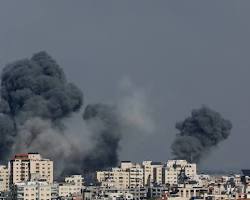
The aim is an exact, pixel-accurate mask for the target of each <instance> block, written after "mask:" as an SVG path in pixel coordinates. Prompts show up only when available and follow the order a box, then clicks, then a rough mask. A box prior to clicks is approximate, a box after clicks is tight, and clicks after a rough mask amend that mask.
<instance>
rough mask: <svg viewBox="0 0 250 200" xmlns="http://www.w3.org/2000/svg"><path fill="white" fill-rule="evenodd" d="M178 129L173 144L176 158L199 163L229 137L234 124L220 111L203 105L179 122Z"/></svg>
mask: <svg viewBox="0 0 250 200" xmlns="http://www.w3.org/2000/svg"><path fill="white" fill-rule="evenodd" d="M176 129H177V130H179V133H178V135H177V137H176V140H175V141H174V143H173V144H172V153H173V155H174V156H175V158H176V159H185V160H187V161H189V162H197V163H199V162H200V160H201V159H202V158H203V156H204V155H205V154H206V153H208V152H209V151H210V150H211V149H212V148H213V147H216V146H217V145H218V144H219V143H220V142H221V141H223V140H225V139H227V138H228V136H229V135H230V131H231V129H232V124H231V122H230V121H229V120H226V119H224V118H222V116H221V115H220V114H219V113H218V112H216V111H213V110H212V109H210V108H208V107H206V106H203V107H202V108H200V109H195V110H193V111H192V114H191V116H190V117H188V118H186V119H185V120H184V121H182V122H179V123H177V124H176Z"/></svg>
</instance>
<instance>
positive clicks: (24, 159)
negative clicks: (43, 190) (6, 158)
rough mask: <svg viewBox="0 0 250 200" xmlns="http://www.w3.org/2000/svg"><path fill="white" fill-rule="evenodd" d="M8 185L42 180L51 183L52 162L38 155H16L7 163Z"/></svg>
mask: <svg viewBox="0 0 250 200" xmlns="http://www.w3.org/2000/svg"><path fill="white" fill-rule="evenodd" d="M9 170H10V184H16V183H19V182H23V181H30V180H38V179H43V180H46V181H47V182H48V183H53V161H51V160H49V159H44V158H42V157H41V155H40V154H38V153H28V154H17V155H15V157H14V159H12V160H11V161H10V162H9Z"/></svg>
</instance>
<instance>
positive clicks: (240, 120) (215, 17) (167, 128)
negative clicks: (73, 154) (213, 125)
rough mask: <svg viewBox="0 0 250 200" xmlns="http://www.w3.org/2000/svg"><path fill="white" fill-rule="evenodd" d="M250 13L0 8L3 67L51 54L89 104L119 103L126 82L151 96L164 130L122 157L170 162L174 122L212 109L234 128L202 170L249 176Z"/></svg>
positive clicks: (185, 6)
mask: <svg viewBox="0 0 250 200" xmlns="http://www.w3.org/2000/svg"><path fill="white" fill-rule="evenodd" d="M249 10H250V2H249V1H199V0H197V1H184V0H183V1H146V0H143V1H142V0H141V1H115V0H114V1H109V0H106V1H95V0H94V1H93V0H91V1H80V0H79V1H64V0H54V1H49V0H47V1H46V0H45V1H32V0H29V1H26V0H23V1H2V2H1V3H0V25H1V28H0V64H1V68H2V67H3V66H4V65H5V64H6V63H8V62H11V61H14V60H16V59H19V58H23V57H30V56H31V55H32V54H33V53H35V52H37V51H40V50H46V51H48V53H50V54H51V55H52V56H53V57H54V58H55V59H56V60H57V61H58V62H59V63H60V64H61V66H62V67H63V68H64V70H65V72H66V74H67V76H68V79H69V80H71V81H73V82H74V83H76V84H77V85H78V86H79V87H80V88H81V89H82V90H83V92H84V95H85V102H86V103H93V102H110V101H112V100H113V99H114V98H116V97H117V94H119V92H117V91H118V85H119V83H120V82H121V80H123V79H124V77H128V78H129V79H130V80H132V81H133V83H134V84H135V85H136V86H138V87H139V88H144V90H145V91H147V97H148V99H147V101H148V102H149V106H150V109H151V110H152V111H153V118H154V120H155V123H156V129H155V131H154V133H153V134H146V135H145V136H143V137H142V136H141V135H139V136H140V137H139V136H138V135H133V136H131V135H130V136H129V137H130V139H127V138H125V140H124V141H123V148H122V150H121V159H132V160H138V161H141V160H144V159H150V160H162V161H164V160H167V159H170V158H171V150H170V145H171V143H172V141H173V140H174V137H175V133H176V130H175V128H174V125H175V122H176V121H179V120H183V119H184V118H185V117H186V116H188V115H189V113H190V111H191V109H193V108H198V107H200V106H201V105H202V104H206V105H208V106H210V107H211V108H213V109H215V110H217V111H219V112H221V113H222V115H223V116H224V117H225V118H228V119H230V120H231V121H232V123H233V126H234V128H233V131H232V134H231V136H230V138H229V139H228V140H226V141H225V142H223V143H222V144H221V145H220V146H218V148H215V149H214V151H213V152H212V153H211V154H210V155H208V157H207V158H206V159H205V160H204V162H203V164H202V166H203V167H204V168H211V169H221V168H226V169H230V168H247V167H250V159H247V158H248V156H249V151H250V150H249V149H250V147H249V140H250V135H249V130H250V117H249V111H250V93H249V86H250V78H249V75H250V40H249V37H250V24H249V19H250V12H249ZM86 103H85V105H86ZM74 126H75V127H76V129H77V126H78V123H74ZM78 129H79V128H78ZM131 137H133V138H132V139H133V140H132V141H131ZM126 139H127V141H126Z"/></svg>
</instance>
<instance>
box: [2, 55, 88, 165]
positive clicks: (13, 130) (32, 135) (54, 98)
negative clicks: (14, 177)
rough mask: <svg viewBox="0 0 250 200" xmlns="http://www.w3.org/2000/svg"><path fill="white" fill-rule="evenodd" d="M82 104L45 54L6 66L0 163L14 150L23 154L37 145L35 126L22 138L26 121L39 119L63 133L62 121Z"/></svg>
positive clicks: (58, 69) (3, 78) (76, 92)
mask: <svg viewBox="0 0 250 200" xmlns="http://www.w3.org/2000/svg"><path fill="white" fill-rule="evenodd" d="M82 102H83V95H82V92H81V91H80V90H79V89H78V88H77V87H76V86H75V85H74V84H72V83H68V82H67V80H66V77H65V74H64V72H63V70H62V69H61V68H60V66H59V65H58V64H57V63H56V61H55V60H53V59H52V57H51V56H49V55H48V54H47V53H46V52H39V53H37V54H34V55H33V57H32V58H31V59H23V60H19V61H16V62H13V63H11V64H9V65H7V66H6V67H5V68H4V69H3V72H2V76H1V103H0V137H1V140H0V159H1V160H6V159H7V158H9V156H10V154H11V153H15V152H12V151H13V147H14V146H16V147H17V146H19V148H22V149H24V150H25V149H30V147H32V143H33V141H36V142H37V140H36V138H37V137H38V136H39V135H40V134H42V133H43V130H37V129H39V128H34V124H33V128H32V130H28V131H29V134H27V135H29V137H28V138H26V137H22V135H21V134H23V133H24V132H25V131H23V127H25V123H26V122H27V121H29V123H31V122H30V121H31V120H32V119H36V118H39V119H40V120H45V121H49V123H51V126H52V127H53V128H55V129H57V128H58V129H62V128H63V123H62V122H61V121H62V119H63V118H66V117H68V116H70V114H71V113H73V112H75V111H78V110H79V109H80V108H81V105H82ZM38 127H39V126H38ZM41 127H42V126H41ZM43 127H44V126H43ZM21 130H22V131H21ZM26 132H27V131H26ZM22 138H23V139H22ZM20 139H21V141H20ZM24 139H25V140H26V141H24ZM38 142H39V141H38ZM31 150H35V149H32V148H31Z"/></svg>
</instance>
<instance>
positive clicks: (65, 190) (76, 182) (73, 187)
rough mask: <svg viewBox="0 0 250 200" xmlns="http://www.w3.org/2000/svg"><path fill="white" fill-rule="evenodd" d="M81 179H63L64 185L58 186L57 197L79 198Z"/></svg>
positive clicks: (78, 177)
mask: <svg viewBox="0 0 250 200" xmlns="http://www.w3.org/2000/svg"><path fill="white" fill-rule="evenodd" d="M82 186H83V177H82V176H81V175H72V176H70V177H66V178H65V182H64V183H60V184H59V186H58V194H59V197H79V196H81V194H82Z"/></svg>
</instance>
